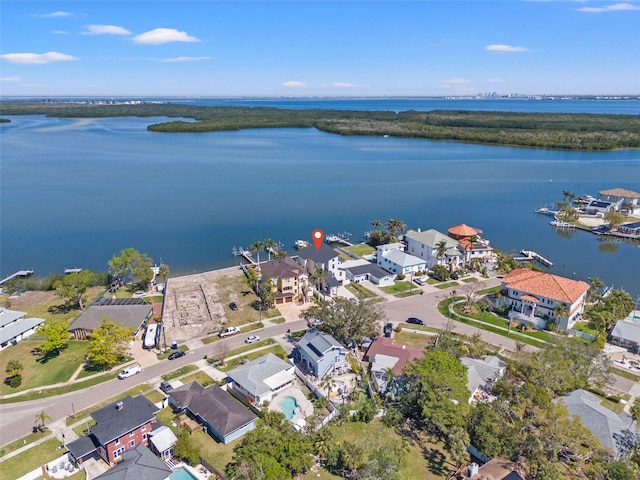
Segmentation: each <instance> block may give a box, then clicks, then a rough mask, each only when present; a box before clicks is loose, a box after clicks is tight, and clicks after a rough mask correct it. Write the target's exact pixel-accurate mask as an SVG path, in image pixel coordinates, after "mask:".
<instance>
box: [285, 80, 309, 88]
mask: <svg viewBox="0 0 640 480" xmlns="http://www.w3.org/2000/svg"><path fill="white" fill-rule="evenodd" d="M282 86H283V87H293V88H304V87H306V86H307V84H306V83H304V82H298V81H296V80H289V81H286V82H282Z"/></svg>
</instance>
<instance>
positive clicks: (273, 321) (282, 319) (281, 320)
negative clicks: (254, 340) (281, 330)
mask: <svg viewBox="0 0 640 480" xmlns="http://www.w3.org/2000/svg"><path fill="white" fill-rule="evenodd" d="M269 321H270V322H271V323H275V324H278V323H285V322H286V321H287V319H286V318H284V317H279V318H274V319H273V320H269Z"/></svg>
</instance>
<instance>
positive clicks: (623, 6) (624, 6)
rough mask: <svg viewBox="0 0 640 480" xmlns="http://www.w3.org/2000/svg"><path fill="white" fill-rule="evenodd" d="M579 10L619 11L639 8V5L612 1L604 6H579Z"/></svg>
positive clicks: (596, 11) (597, 11) (591, 11)
mask: <svg viewBox="0 0 640 480" xmlns="http://www.w3.org/2000/svg"><path fill="white" fill-rule="evenodd" d="M577 10H578V11H579V12H590V13H601V12H620V11H624V10H640V6H638V5H633V4H632V3H612V4H611V5H607V6H605V7H580V8H578V9H577Z"/></svg>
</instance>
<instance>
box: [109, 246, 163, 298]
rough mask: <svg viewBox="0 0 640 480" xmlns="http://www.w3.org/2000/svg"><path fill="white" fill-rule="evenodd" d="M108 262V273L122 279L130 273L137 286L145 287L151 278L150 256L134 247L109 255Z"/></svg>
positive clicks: (151, 262)
mask: <svg viewBox="0 0 640 480" xmlns="http://www.w3.org/2000/svg"><path fill="white" fill-rule="evenodd" d="M108 264H109V273H111V275H112V276H114V277H117V278H120V279H122V280H124V279H126V278H127V277H128V276H129V275H130V276H131V277H132V278H133V279H134V281H135V286H137V287H140V288H146V287H147V285H148V284H149V282H150V281H151V280H152V279H153V270H151V265H152V264H153V261H152V260H151V257H149V255H147V254H146V253H140V252H139V251H138V250H136V249H135V248H125V249H123V250H120V253H119V254H118V255H114V256H113V257H111V260H109V262H108Z"/></svg>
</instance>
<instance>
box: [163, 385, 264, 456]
mask: <svg viewBox="0 0 640 480" xmlns="http://www.w3.org/2000/svg"><path fill="white" fill-rule="evenodd" d="M169 404H170V405H171V406H172V407H173V408H174V409H175V410H179V411H185V412H187V413H188V414H189V415H190V416H191V417H192V418H195V419H196V420H197V421H198V422H199V423H201V424H202V425H204V427H205V428H206V431H207V432H208V433H209V435H211V436H212V437H214V438H216V439H217V440H218V441H220V442H222V443H223V444H225V445H226V444H228V443H229V442H232V441H233V440H236V439H238V438H240V437H242V436H243V435H244V434H245V433H247V432H250V431H251V430H253V429H254V428H255V426H256V419H257V418H258V417H257V416H256V415H255V414H254V413H253V412H252V411H251V410H250V409H249V408H248V407H246V406H245V405H243V404H242V403H241V402H240V401H239V400H237V399H236V398H235V397H234V396H233V395H231V394H230V393H227V392H226V391H224V390H223V389H222V388H220V387H219V386H217V385H210V386H208V387H206V388H205V387H203V386H202V385H200V384H199V383H198V382H195V381H193V382H189V383H187V384H186V385H182V386H180V387H178V388H175V389H173V390H171V392H170V393H169Z"/></svg>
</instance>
